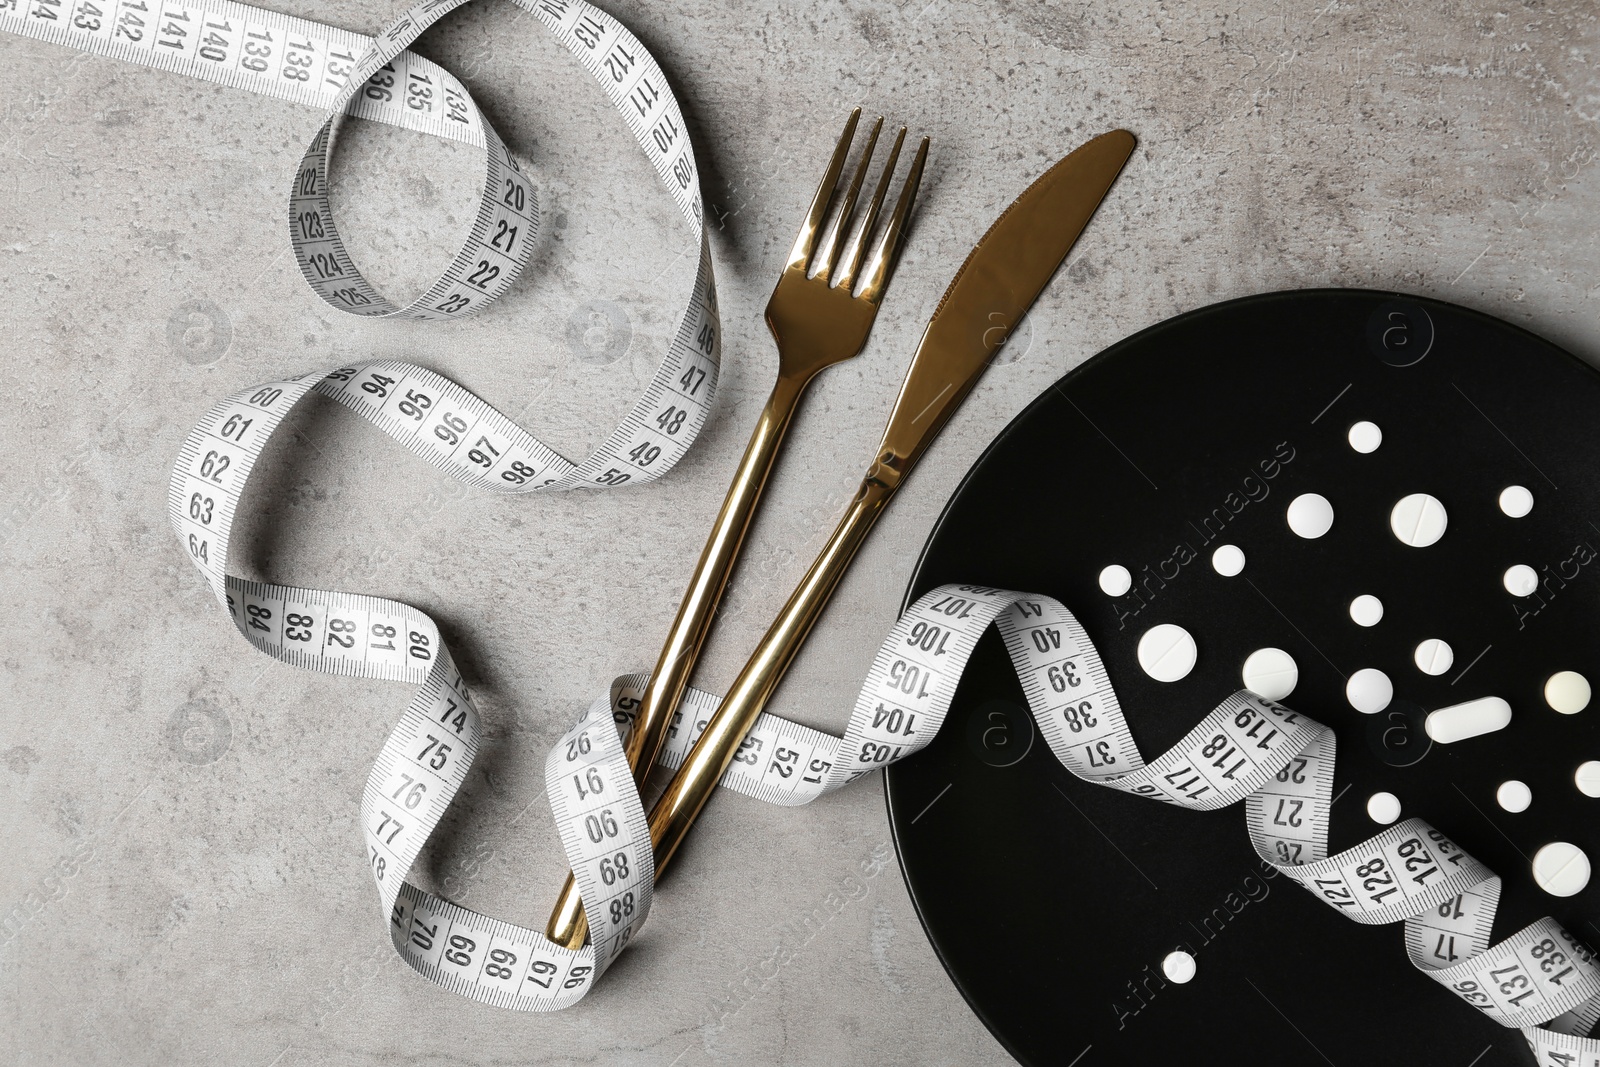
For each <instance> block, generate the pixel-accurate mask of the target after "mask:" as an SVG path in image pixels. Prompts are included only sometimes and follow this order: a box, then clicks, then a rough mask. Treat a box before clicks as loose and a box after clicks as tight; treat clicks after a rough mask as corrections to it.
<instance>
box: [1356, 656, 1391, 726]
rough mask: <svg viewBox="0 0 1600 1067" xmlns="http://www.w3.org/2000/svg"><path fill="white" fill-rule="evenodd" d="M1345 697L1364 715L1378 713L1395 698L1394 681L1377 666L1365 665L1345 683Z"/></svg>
mask: <svg viewBox="0 0 1600 1067" xmlns="http://www.w3.org/2000/svg"><path fill="white" fill-rule="evenodd" d="M1344 696H1345V699H1346V700H1348V701H1350V706H1351V707H1352V708H1355V709H1356V710H1357V711H1359V712H1361V714H1363V715H1376V714H1378V712H1380V711H1382V710H1383V709H1384V708H1386V707H1388V706H1389V701H1391V700H1393V699H1394V683H1393V682H1391V681H1389V676H1388V675H1387V674H1384V673H1383V672H1382V671H1380V670H1378V669H1377V668H1376V667H1363V668H1361V669H1360V670H1359V671H1356V673H1354V674H1352V675H1351V676H1350V678H1349V680H1348V681H1346V682H1345V684H1344Z"/></svg>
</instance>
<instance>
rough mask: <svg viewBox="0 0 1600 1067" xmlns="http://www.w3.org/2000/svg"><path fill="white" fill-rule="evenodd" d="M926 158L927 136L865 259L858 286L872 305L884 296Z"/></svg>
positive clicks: (920, 145)
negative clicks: (862, 278)
mask: <svg viewBox="0 0 1600 1067" xmlns="http://www.w3.org/2000/svg"><path fill="white" fill-rule="evenodd" d="M927 161H928V139H927V138H926V137H924V138H923V139H922V143H921V144H919V145H918V146H917V156H916V158H915V159H914V160H912V161H911V173H910V174H908V175H906V184H905V187H904V188H902V189H901V190H900V199H899V201H897V202H896V203H895V205H894V214H893V215H892V216H890V218H889V225H888V226H887V227H885V229H884V231H883V236H882V237H880V238H878V243H877V245H875V246H874V247H873V249H872V258H870V259H869V260H867V280H866V284H864V285H863V286H862V287H861V296H862V299H864V300H870V301H872V302H873V303H874V304H876V303H878V302H879V301H880V300H882V299H883V287H884V283H885V282H886V281H887V280H888V277H889V271H890V269H891V268H892V267H893V264H894V258H895V254H896V253H897V252H899V250H900V237H901V235H902V233H903V232H904V230H905V224H906V216H907V215H909V214H911V201H913V200H914V199H916V196H917V186H918V185H919V184H920V183H921V182H922V167H923V165H924V164H925V163H926V162H927Z"/></svg>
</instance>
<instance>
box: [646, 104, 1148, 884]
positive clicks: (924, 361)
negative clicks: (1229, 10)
mask: <svg viewBox="0 0 1600 1067" xmlns="http://www.w3.org/2000/svg"><path fill="white" fill-rule="evenodd" d="M1134 144H1135V142H1134V138H1133V135H1132V134H1131V133H1129V132H1127V131H1126V130H1115V131H1113V132H1111V133H1107V134H1103V135H1101V136H1100V137H1097V138H1095V139H1094V140H1092V141H1090V142H1089V143H1088V144H1085V145H1083V146H1082V147H1080V148H1079V149H1078V150H1077V151H1075V152H1073V153H1072V154H1071V155H1069V156H1067V157H1066V158H1065V159H1063V160H1061V161H1060V162H1059V163H1057V164H1056V165H1055V166H1053V167H1051V168H1050V169H1049V170H1048V171H1046V172H1045V174H1044V176H1043V177H1041V178H1040V179H1039V180H1038V181H1036V182H1034V183H1033V184H1032V185H1031V186H1029V187H1028V189H1027V190H1026V191H1024V192H1023V194H1022V195H1021V196H1020V197H1018V198H1017V200H1016V202H1015V203H1013V204H1012V205H1011V206H1010V207H1009V208H1007V209H1006V211H1005V213H1004V214H1002V215H1001V216H1000V218H999V219H998V220H997V221H996V222H995V224H994V225H993V226H992V227H990V229H989V232H988V233H986V234H984V236H983V239H982V240H980V241H979V242H978V245H977V247H976V248H974V249H973V250H972V254H971V255H969V256H968V257H967V261H966V262H965V263H964V264H962V266H961V270H960V271H958V272H957V273H956V277H955V280H954V281H952V282H951V283H950V288H949V289H947V290H945V294H944V297H943V299H941V300H940V301H939V306H938V308H937V309H935V311H934V313H933V319H932V321H931V322H929V323H928V328H927V330H926V332H924V333H923V335H922V341H921V343H920V344H919V345H918V346H917V353H916V356H915V357H914V358H913V359H912V361H911V369H910V370H909V371H908V372H907V373H906V380H905V384H904V385H902V386H901V387H900V396H899V398H898V399H896V401H895V405H894V411H893V412H892V413H891V414H890V416H889V425H888V427H887V428H886V429H885V430H884V432H883V441H882V442H881V443H880V444H879V446H878V452H877V457H876V458H875V459H874V460H873V461H872V465H871V466H870V467H869V468H868V469H867V475H866V477H865V478H864V479H862V482H861V488H860V490H859V491H858V492H857V493H856V497H855V500H854V501H853V502H852V503H851V504H850V508H849V510H848V511H847V512H846V513H845V516H844V518H843V520H842V521H841V522H840V523H839V526H838V528H837V529H836V530H835V531H834V533H833V536H832V537H831V538H830V539H829V540H828V543H827V545H826V546H824V547H823V549H822V553H821V554H820V555H819V556H818V557H817V559H816V562H815V563H813V564H812V565H811V569H810V570H809V571H807V572H806V576H805V577H804V578H803V579H801V581H800V585H799V587H798V588H796V589H795V591H794V594H793V595H792V596H790V598H789V603H788V604H787V605H786V606H785V607H784V609H783V612H782V613H781V614H780V615H779V616H778V618H777V621H775V622H774V623H773V624H772V627H771V628H770V629H769V630H768V631H767V635H766V637H764V638H763V639H762V641H761V644H760V646H759V647H757V649H756V651H755V653H754V654H753V655H751V657H750V660H749V662H748V663H746V664H745V667H744V670H743V671H741V672H740V674H739V678H738V680H737V681H735V682H734V683H733V688H732V689H731V690H729V692H728V695H727V697H726V698H724V700H723V701H722V706H721V707H719V708H718V709H717V712H716V714H715V715H713V716H712V718H711V721H710V723H708V724H707V725H706V729H705V732H704V733H702V734H701V735H700V738H699V740H697V741H696V742H695V745H694V747H693V748H692V749H691V750H690V752H689V756H688V758H687V759H686V760H685V761H684V764H683V766H682V767H680V768H679V769H678V772H677V774H675V775H674V776H673V778H672V781H671V783H670V784H669V785H668V786H667V790H666V792H665V793H663V794H662V795H661V798H660V799H659V800H658V801H657V802H656V806H655V808H654V810H652V811H651V813H650V840H651V843H652V844H653V845H654V848H655V865H656V875H657V877H659V876H660V874H661V872H662V871H663V870H664V869H665V868H666V866H667V864H668V863H669V862H670V861H671V860H672V857H673V855H674V854H675V853H676V852H677V850H678V846H679V845H681V844H682V843H683V839H684V836H685V835H686V834H687V833H688V831H689V827H690V826H691V825H692V824H693V822H694V820H695V817H696V816H697V815H699V813H700V809H701V808H703V807H704V806H705V803H706V801H707V800H709V799H710V797H711V794H712V792H713V791H714V790H715V789H716V786H717V781H718V780H719V779H720V778H721V777H722V775H723V772H725V771H726V770H727V769H728V765H729V763H731V762H732V760H733V757H734V755H735V753H737V751H738V749H739V745H740V743H741V742H742V741H743V740H744V737H745V734H747V733H748V732H749V731H750V728H751V727H752V726H754V725H755V722H756V719H757V718H759V717H760V715H761V711H762V709H763V708H764V707H765V706H766V703H767V700H768V699H769V698H770V697H771V696H772V693H773V691H774V690H776V689H777V687H778V683H779V682H780V681H781V680H782V678H783V675H784V672H785V671H786V670H788V668H789V664H790V663H791V662H793V660H794V657H795V655H796V654H797V653H798V652H799V651H800V646H801V644H802V643H803V642H804V641H805V638H806V635H807V634H808V633H809V632H810V630H811V627H812V625H813V624H815V623H816V621H817V618H818V617H819V616H820V615H821V614H822V609H823V608H824V606H825V605H826V604H827V602H828V598H829V597H830V596H831V595H832V594H833V590H834V588H835V587H836V586H837V585H838V584H839V580H840V579H841V578H842V577H843V576H844V572H845V569H846V568H847V567H848V566H849V565H850V560H851V558H852V557H853V556H854V555H855V554H856V550H857V549H858V548H860V547H861V543H862V542H863V541H864V540H866V537H867V534H868V532H869V531H870V530H871V529H872V525H873V523H875V522H876V521H877V519H878V516H879V515H881V514H882V513H883V509H884V506H885V505H887V504H888V502H889V498H890V497H891V496H893V495H894V492H895V490H896V489H897V488H898V487H899V486H900V484H901V482H902V481H904V479H905V476H906V475H907V474H908V473H909V472H910V470H911V467H912V466H913V465H914V464H915V463H916V461H917V459H918V458H919V457H920V456H921V455H922V453H923V452H924V451H925V450H926V449H927V447H928V445H929V444H930V443H931V442H932V441H933V438H934V437H935V436H936V435H937V434H938V432H939V430H940V428H941V427H943V426H944V424H945V422H946V420H948V419H949V418H950V416H951V414H952V413H954V411H955V409H956V407H957V405H959V404H960V403H961V401H962V399H963V398H964V397H965V396H966V395H967V392H968V391H969V390H970V389H971V388H972V385H973V382H975V381H976V380H977V377H978V374H979V372H980V371H982V369H983V368H984V366H985V365H986V364H987V363H988V362H989V359H990V357H991V356H993V354H994V352H995V350H996V349H997V348H999V347H1000V345H1001V344H1002V343H1004V341H1005V339H1006V336H1007V334H1008V333H1010V331H1011V328H1012V327H1013V326H1015V325H1016V324H1017V322H1018V321H1019V320H1020V319H1021V318H1022V316H1023V314H1024V313H1026V312H1027V310H1028V308H1029V306H1030V305H1032V304H1033V302H1034V300H1035V299H1036V298H1037V297H1038V295H1039V293H1040V291H1041V290H1043V289H1044V286H1045V283H1047V282H1048V281H1049V280H1050V277H1051V275H1053V274H1054V273H1055V272H1056V269H1057V268H1058V267H1060V265H1061V263H1062V261H1063V260H1065V259H1066V257H1067V253H1068V252H1069V251H1070V250H1071V248H1072V246H1073V244H1074V243H1075V242H1076V241H1077V239H1078V234H1080V233H1081V232H1082V231H1083V228H1084V227H1085V226H1086V225H1088V222H1089V219H1090V217H1091V216H1092V215H1093V214H1094V211H1095V208H1097V207H1098V206H1099V204H1100V201H1101V199H1102V198H1103V197H1104V196H1105V194H1106V192H1107V191H1108V190H1109V189H1110V188H1111V184H1112V183H1113V182H1114V181H1115V180H1116V178H1117V175H1118V174H1119V173H1121V171H1122V167H1123V165H1124V164H1125V163H1126V162H1127V160H1128V157H1129V156H1130V155H1131V154H1132V152H1133V148H1134Z"/></svg>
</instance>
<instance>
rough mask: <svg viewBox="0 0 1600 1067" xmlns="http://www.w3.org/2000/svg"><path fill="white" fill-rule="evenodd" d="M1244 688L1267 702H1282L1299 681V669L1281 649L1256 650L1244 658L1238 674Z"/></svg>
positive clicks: (1291, 658) (1292, 659)
mask: <svg viewBox="0 0 1600 1067" xmlns="http://www.w3.org/2000/svg"><path fill="white" fill-rule="evenodd" d="M1239 673H1240V676H1241V678H1242V679H1243V681H1244V687H1245V688H1246V689H1248V690H1250V692H1252V693H1254V694H1256V695H1257V696H1262V697H1266V698H1267V699H1268V700H1282V699H1283V698H1284V697H1286V696H1288V695H1289V694H1290V693H1292V692H1294V686H1295V683H1296V682H1298V681H1299V680H1300V668H1299V667H1297V666H1295V662H1294V657H1293V656H1291V655H1289V653H1287V652H1285V651H1284V650H1283V649H1281V648H1258V649H1256V650H1255V651H1254V652H1252V653H1250V655H1249V656H1247V657H1245V661H1244V669H1243V670H1242V671H1240V672H1239Z"/></svg>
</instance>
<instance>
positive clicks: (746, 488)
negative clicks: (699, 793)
mask: <svg viewBox="0 0 1600 1067" xmlns="http://www.w3.org/2000/svg"><path fill="white" fill-rule="evenodd" d="M809 380H810V378H809V376H808V377H800V376H797V375H784V374H779V376H778V380H777V382H776V383H775V384H774V385H773V387H772V394H771V395H770V396H769V397H768V398H767V404H766V407H764V408H762V410H761V418H760V419H758V420H757V421H756V426H755V429H754V430H753V431H751V434H750V443H749V444H748V445H746V446H745V450H744V458H743V459H741V460H740V461H739V469H738V471H737V472H736V473H735V474H734V476H733V482H732V484H730V485H729V486H728V495H727V497H726V498H724V500H723V502H722V511H721V512H720V513H719V514H718V515H717V521H716V524H715V525H714V526H713V527H712V528H711V535H710V536H709V537H707V538H706V545H705V548H704V549H702V550H701V552H700V562H699V564H698V565H697V566H696V567H695V570H694V575H693V576H692V577H691V578H690V579H689V588H688V589H687V590H686V591H685V592H684V594H683V602H682V603H681V604H680V605H679V606H678V617H677V618H676V619H674V620H673V622H672V629H671V631H670V632H669V633H668V635H667V642H666V644H665V645H663V646H662V649H661V656H660V657H659V658H658V659H657V660H656V669H655V670H654V671H652V672H651V673H650V681H649V683H648V684H647V685H646V686H645V691H644V693H643V695H642V696H641V697H640V700H639V710H638V714H637V715H636V716H635V717H634V721H633V729H632V730H631V731H629V733H628V739H627V741H626V742H625V743H624V747H623V752H624V754H625V755H626V756H627V757H628V765H629V766H630V767H632V768H633V778H634V781H635V782H636V783H637V784H638V786H639V788H640V789H643V788H644V781H645V778H646V777H647V776H648V775H649V773H650V770H651V768H652V767H654V766H655V762H656V757H657V755H659V753H660V751H661V746H662V744H663V743H664V742H665V741H666V739H667V727H668V726H669V725H671V723H672V713H673V712H674V711H675V710H677V707H678V703H679V701H681V700H682V699H683V691H684V689H685V688H687V687H688V685H689V678H690V676H691V675H692V674H693V673H694V667H695V663H696V662H697V661H698V660H699V658H700V649H701V647H702V646H703V645H704V644H705V641H706V637H707V636H708V635H709V634H710V633H711V624H712V622H713V621H714V619H715V616H716V611H717V604H718V603H719V602H720V601H721V600H722V593H723V590H724V589H726V588H727V585H728V577H729V575H731V574H732V573H733V566H734V564H735V563H736V562H737V561H738V558H739V549H740V547H741V546H742V545H743V544H744V537H745V534H746V533H747V532H748V531H749V529H750V520H751V519H752V518H753V517H754V516H755V513H756V506H757V505H758V504H759V503H760V502H761V491H762V489H763V488H764V487H765V486H766V484H767V478H768V476H769V475H770V474H771V473H772V465H773V462H774V461H775V460H776V459H777V457H778V450H779V447H780V446H781V445H782V444H783V438H784V434H785V433H786V432H787V431H788V428H789V423H790V421H791V420H792V419H793V418H794V413H795V409H796V408H797V407H798V406H799V403H800V397H801V395H802V394H803V393H804V392H805V388H806V384H807V382H808V381H809ZM545 934H546V936H548V937H549V938H550V940H552V941H554V942H556V943H557V944H558V945H564V946H566V947H567V948H572V949H576V948H582V947H583V942H584V939H585V938H586V937H588V934H589V923H588V919H587V917H586V916H585V915H584V913H583V901H582V900H581V899H580V898H579V895H578V889H577V885H576V883H575V882H573V880H572V872H571V871H568V872H567V880H566V882H565V883H564V884H563V885H562V887H561V895H560V896H559V897H558V898H557V899H556V905H555V908H554V909H553V910H552V911H551V912H550V919H549V922H548V923H547V924H546V927H545Z"/></svg>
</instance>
